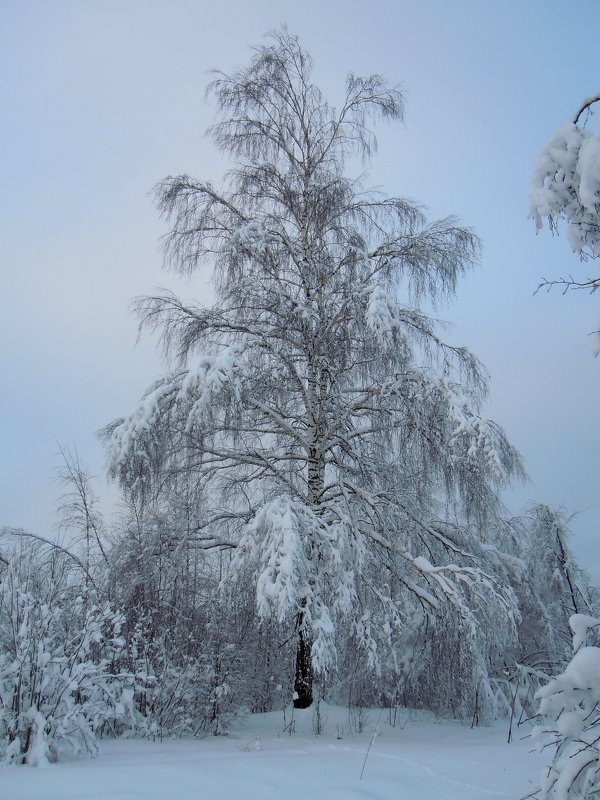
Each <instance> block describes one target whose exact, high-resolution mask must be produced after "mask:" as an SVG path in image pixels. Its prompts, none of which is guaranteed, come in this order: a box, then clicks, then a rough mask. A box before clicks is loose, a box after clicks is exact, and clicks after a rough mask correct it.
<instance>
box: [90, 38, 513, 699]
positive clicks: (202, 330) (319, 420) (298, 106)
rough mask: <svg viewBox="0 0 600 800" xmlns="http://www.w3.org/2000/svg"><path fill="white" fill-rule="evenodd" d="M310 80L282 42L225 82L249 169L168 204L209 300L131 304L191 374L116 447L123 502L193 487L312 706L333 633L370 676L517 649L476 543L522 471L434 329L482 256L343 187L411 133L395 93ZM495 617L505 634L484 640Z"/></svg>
mask: <svg viewBox="0 0 600 800" xmlns="http://www.w3.org/2000/svg"><path fill="white" fill-rule="evenodd" d="M311 70H312V63H311V58H310V57H309V55H308V54H307V53H306V52H305V51H304V50H303V49H302V48H301V46H300V44H299V42H298V41H297V39H296V38H295V37H294V36H292V35H290V34H289V33H288V32H287V31H286V30H285V29H284V30H280V31H278V32H276V33H274V34H272V35H271V37H270V39H269V41H268V43H267V44H266V45H264V46H262V47H259V48H258V49H257V50H256V51H255V55H254V57H253V59H252V62H251V64H250V66H249V67H247V68H246V69H243V70H241V71H239V72H236V73H234V74H232V75H227V74H224V73H217V74H216V77H215V79H214V81H213V83H212V85H211V91H212V94H213V96H214V97H215V98H216V102H217V107H218V115H219V116H218V121H217V123H216V124H215V126H214V127H213V128H212V129H211V133H212V136H213V138H214V140H215V141H216V143H217V145H218V146H219V147H220V148H221V150H222V151H224V152H225V153H227V154H229V155H230V156H231V157H232V158H233V160H234V168H233V169H232V171H231V172H230V173H229V175H228V176H227V178H226V180H225V181H224V184H223V186H222V187H221V188H217V187H215V186H213V185H212V184H210V183H206V182H202V181H198V180H196V179H194V178H192V177H190V176H188V175H180V176H177V177H169V178H167V179H166V180H165V181H163V182H162V183H161V184H160V185H159V186H158V188H157V198H158V204H159V208H160V210H161V212H162V213H163V214H164V216H165V217H166V219H168V220H169V223H170V226H171V228H170V233H169V234H168V235H167V237H166V239H165V260H166V265H167V266H168V267H170V268H172V269H174V270H175V271H177V272H179V273H182V274H188V275H192V274H193V273H195V272H196V270H198V269H201V268H203V267H206V268H208V269H211V270H213V271H214V277H215V287H216V296H217V301H216V303H215V305H214V306H212V307H210V308H205V307H202V306H201V305H198V304H196V303H193V302H184V301H183V300H182V299H180V298H179V297H177V296H175V295H173V294H171V293H169V292H164V293H160V294H157V295H156V296H153V297H146V298H143V299H141V300H140V301H139V312H140V315H141V321H142V325H143V326H149V327H151V328H154V329H157V330H158V331H159V332H160V334H161V336H162V342H163V344H164V347H165V350H166V352H167V354H168V355H170V356H171V357H172V358H173V359H174V360H175V363H176V367H175V369H173V370H172V371H171V372H170V373H169V374H168V375H166V376H164V377H163V378H161V379H159V380H157V381H156V382H155V383H154V384H153V385H152V386H151V387H150V388H149V389H148V390H147V391H146V393H145V394H144V396H143V398H142V400H141V402H140V404H139V405H138V407H137V408H136V409H135V410H134V412H133V413H132V414H131V415H129V416H128V417H125V418H123V419H119V420H116V421H115V422H114V423H112V424H111V425H110V426H108V428H107V429H106V431H105V433H106V436H107V438H108V441H109V449H110V456H109V457H110V472H111V474H112V475H113V476H114V477H116V478H117V479H118V480H119V481H120V483H121V484H122V485H123V486H124V487H126V488H128V489H129V490H130V491H132V492H139V493H147V494H148V495H150V494H152V493H155V492H159V491H160V490H161V488H164V487H165V486H167V485H168V484H169V482H170V481H173V480H176V479H177V476H181V475H182V473H192V474H194V475H195V476H196V477H197V481H198V485H200V486H201V490H202V497H201V500H200V501H199V503H198V507H197V509H196V522H195V525H194V526H192V529H191V532H190V533H189V535H190V536H191V537H193V542H194V546H195V547H198V548H203V549H206V550H211V549H213V548H231V549H232V550H233V551H234V555H233V558H232V561H231V565H230V569H229V572H228V573H227V576H226V578H225V581H224V583H231V582H232V581H235V579H236V576H239V575H244V576H245V578H246V579H248V578H251V579H252V581H253V583H254V585H255V587H256V608H257V612H258V615H259V616H260V617H261V618H267V617H270V618H273V619H274V620H276V621H277V622H278V623H281V624H287V625H288V629H289V630H290V633H291V634H292V633H293V635H294V636H295V638H296V666H295V687H294V691H295V694H294V697H295V704H296V705H297V706H299V707H305V706H307V705H309V704H310V703H311V700H312V684H313V675H315V674H321V673H325V672H327V670H329V669H330V668H331V667H332V666H333V665H334V664H335V660H336V637H337V636H339V635H340V634H341V633H343V635H344V636H346V637H352V638H353V640H354V641H355V642H356V643H357V644H358V645H359V646H360V647H362V648H363V651H364V652H365V654H366V658H367V661H368V663H369V665H370V666H372V667H374V668H377V665H378V663H379V659H380V655H381V653H382V649H383V648H385V647H387V646H391V645H393V644H394V641H395V640H397V636H398V632H399V631H401V630H402V629H403V628H404V627H406V626H407V625H408V626H410V625H412V626H413V627H414V626H415V625H418V624H420V623H419V620H422V619H423V618H424V617H425V616H427V615H429V616H430V617H432V618H433V617H435V616H436V614H442V613H443V614H444V615H450V616H451V617H452V618H453V619H454V620H455V622H456V626H457V630H458V629H460V634H459V635H460V636H461V637H462V639H463V641H467V640H468V642H473V643H474V644H473V646H474V647H479V645H477V642H479V643H481V637H482V636H486V635H490V636H491V635H496V634H493V633H492V631H495V632H496V633H497V632H498V631H500V630H503V629H504V628H506V629H507V630H508V629H511V626H512V618H511V614H512V613H513V611H514V603H513V597H512V595H511V593H510V591H509V590H505V589H504V588H503V585H502V584H501V583H500V582H499V581H498V580H497V579H496V578H494V577H493V576H492V574H490V572H489V571H488V570H487V569H486V560H485V557H484V555H483V554H484V550H482V548H481V547H480V542H481V538H482V537H484V536H485V525H486V519H487V518H488V515H490V514H493V513H494V509H495V507H496V505H495V504H496V502H497V501H496V494H495V492H496V490H497V489H498V488H499V487H502V486H503V485H504V484H505V483H506V482H507V481H508V480H509V479H510V478H511V476H513V475H519V474H520V473H521V471H522V468H521V463H520V459H519V457H518V454H517V453H516V452H515V450H514V449H513V448H512V447H511V445H510V444H509V443H508V441H507V439H506V438H505V436H504V434H503V432H502V430H501V429H500V428H499V427H498V425H496V424H495V423H493V422H491V421H488V420H486V419H484V418H483V417H482V416H481V415H480V402H481V400H482V398H483V397H484V396H485V393H486V380H485V375H484V372H483V370H482V368H481V366H480V365H479V363H478V362H477V360H476V358H475V357H474V356H473V355H472V354H471V353H470V352H469V351H467V350H466V349H465V348H462V347H456V346H452V345H450V344H447V343H446V342H445V341H444V340H443V339H442V335H441V333H440V327H439V325H438V324H437V323H436V321H435V320H434V319H432V318H431V317H430V316H428V314H427V313H425V311H423V310H421V306H422V305H423V304H427V305H428V307H432V308H435V306H436V304H437V303H438V302H440V301H444V300H446V299H447V298H449V297H450V296H451V295H452V294H453V293H454V291H455V289H456V287H457V284H458V281H459V279H460V278H461V276H463V275H464V273H465V272H467V271H468V270H469V269H470V268H471V267H473V265H474V264H475V263H476V260H477V256H478V241H477V239H476V237H475V236H474V234H473V233H472V232H471V231H469V230H468V229H466V228H464V227H461V225H459V224H458V223H457V221H456V220H454V219H452V218H448V219H442V220H437V221H434V222H429V221H428V220H427V219H426V218H425V216H424V214H423V212H422V210H421V209H420V207H418V206H417V205H415V204H414V203H412V202H410V201H407V200H405V199H402V198H399V197H384V196H381V195H380V194H378V193H375V192H371V191H367V190H366V189H365V187H364V186H363V184H362V182H361V181H360V180H357V179H355V178H354V177H350V176H349V174H348V172H349V169H350V165H352V166H354V165H355V164H359V159H360V158H362V159H363V160H366V161H367V160H368V158H369V156H370V155H371V154H372V153H373V152H374V150H375V147H376V140H375V137H374V135H373V133H372V132H371V130H370V128H369V123H370V122H371V121H372V120H373V119H375V118H378V117H379V118H383V119H386V120H392V121H393V120H399V119H401V118H402V113H403V100H402V95H401V93H400V91H399V90H398V89H397V88H394V87H390V86H388V85H387V84H386V82H385V81H384V80H383V79H382V78H381V77H380V76H378V75H372V76H370V77H367V78H362V77H357V76H355V75H349V76H348V79H347V82H346V90H345V95H344V97H343V99H342V101H341V103H340V104H339V106H338V107H334V106H332V105H330V104H329V103H328V102H327V101H326V99H325V98H324V96H323V95H322V93H321V91H320V90H319V89H318V88H317V86H315V84H314V83H313V82H312V78H311ZM467 519H468V520H470V522H469V524H468V525H466V524H465V525H462V522H464V521H465V520H467ZM450 520H452V521H453V524H449V522H450ZM457 521H459V524H456V523H457ZM482 608H484V609H485V613H486V615H488V614H489V615H492V616H494V619H496V620H498V619H500V620H503V622H501V623H500V624H499V625H496V626H494V625H491V626H488V627H486V626H481V625H478V623H477V619H476V614H477V609H482ZM486 631H487V633H486ZM467 649H468V645H467ZM482 652H483V650H482V649H481V647H480V648H479V649H478V650H477V658H480V657H481V658H483V656H482Z"/></svg>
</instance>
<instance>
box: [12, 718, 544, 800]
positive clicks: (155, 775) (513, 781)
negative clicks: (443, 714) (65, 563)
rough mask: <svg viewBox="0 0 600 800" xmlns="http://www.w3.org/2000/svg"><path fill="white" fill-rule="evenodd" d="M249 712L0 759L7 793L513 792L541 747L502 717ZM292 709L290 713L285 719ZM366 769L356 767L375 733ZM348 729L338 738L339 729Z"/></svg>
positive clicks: (525, 780) (323, 795) (71, 796)
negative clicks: (11, 762)
mask: <svg viewBox="0 0 600 800" xmlns="http://www.w3.org/2000/svg"><path fill="white" fill-rule="evenodd" d="M321 708H322V718H323V720H324V732H323V734H322V735H319V736H316V735H315V733H314V726H315V715H314V712H313V710H311V709H308V710H307V711H295V712H294V716H295V729H296V732H295V733H294V734H292V735H289V734H288V733H284V732H283V728H284V720H283V714H282V713H281V712H271V713H268V714H260V715H252V716H248V717H246V719H245V720H244V721H243V722H242V723H240V724H239V725H238V726H236V729H235V730H234V731H233V732H232V734H231V736H228V737H219V738H213V737H211V738H207V739H194V740H189V739H188V740H180V739H178V740H168V741H163V742H149V741H139V740H131V739H129V740H128V739H120V740H105V741H103V742H101V745H100V756H99V758H97V759H81V758H79V759H70V760H64V761H61V762H59V763H58V764H53V765H51V766H49V767H44V768H31V767H3V768H0V797H1V798H2V800H199V799H202V800H204V799H206V800H212V798H215V800H217V798H218V800H237V799H238V798H243V800H281V798H285V800H354V798H356V799H360V800H388V799H389V800H392V798H393V800H399V798H401V799H402V800H440V799H442V800H501V799H504V798H512V799H513V800H518V798H519V797H522V796H523V795H524V794H527V793H528V792H529V791H531V789H532V788H533V786H534V784H536V783H537V780H538V777H539V773H540V771H541V768H542V766H543V764H544V762H545V760H546V757H545V756H540V755H538V754H537V753H533V752H531V749H532V742H531V739H527V740H522V739H520V732H519V731H517V736H516V737H515V740H514V741H513V742H512V743H511V744H507V743H506V738H507V731H508V726H507V723H506V722H503V723H499V724H497V725H494V726H492V727H483V728H475V729H471V728H470V727H469V726H468V725H463V724H461V723H458V722H452V721H439V720H436V719H435V718H434V717H433V716H432V715H431V714H427V713H423V712H418V713H413V712H408V711H405V710H400V711H399V712H398V715H397V720H396V722H397V725H396V727H391V726H390V724H389V712H388V711H383V712H381V711H380V710H379V709H373V710H369V711H368V712H367V714H366V719H365V725H364V729H363V731H362V733H357V732H356V728H357V727H358V725H357V719H356V716H354V717H353V716H352V715H351V714H350V715H349V713H348V709H344V708H338V707H330V706H324V704H322V707H321ZM289 719H290V711H289V710H288V712H287V715H286V722H289ZM376 730H377V731H378V733H377V735H376V736H375V738H374V739H373V743H372V747H371V749H370V752H369V755H368V758H367V761H366V765H365V769H364V775H363V778H362V779H361V778H360V774H361V770H362V767H363V764H364V762H365V755H366V753H367V749H368V747H369V742H370V741H371V739H372V736H373V732H374V731H376ZM338 736H341V738H338Z"/></svg>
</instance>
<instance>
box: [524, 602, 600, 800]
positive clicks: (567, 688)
mask: <svg viewBox="0 0 600 800" xmlns="http://www.w3.org/2000/svg"><path fill="white" fill-rule="evenodd" d="M569 623H570V626H571V630H572V631H573V649H574V651H575V654H574V656H573V658H572V659H571V661H570V662H569V664H568V665H567V667H566V669H565V670H564V672H563V673H561V674H560V675H557V676H556V677H555V678H554V679H553V680H551V681H550V682H549V683H548V684H547V685H546V686H543V687H542V688H541V689H540V690H539V691H538V692H537V694H536V698H537V699H539V701H540V709H539V710H540V714H541V715H542V716H543V717H545V718H546V722H545V723H542V724H541V725H539V726H538V727H536V728H535V729H534V732H533V736H534V739H535V741H536V742H537V744H538V746H539V747H540V748H543V747H544V746H553V747H554V748H555V749H554V756H553V758H552V762H551V764H550V765H549V767H548V769H547V770H546V771H545V773H544V774H543V776H542V780H541V785H540V789H539V791H538V793H537V794H538V795H539V797H540V798H541V799H542V800H586V799H587V798H590V797H594V796H597V795H598V794H600V647H597V646H593V645H590V644H588V642H590V641H594V640H597V638H598V631H599V630H600V619H598V618H596V617H591V616H588V615H586V614H574V615H573V616H572V617H571V619H570V620H569Z"/></svg>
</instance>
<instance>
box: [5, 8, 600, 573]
mask: <svg viewBox="0 0 600 800" xmlns="http://www.w3.org/2000/svg"><path fill="white" fill-rule="evenodd" d="M281 23H286V24H287V25H288V27H289V28H290V30H291V31H292V32H294V33H297V34H298V35H299V37H300V39H301V42H302V44H303V46H304V47H305V48H306V49H307V50H308V51H309V52H311V54H312V55H313V58H314V61H315V79H316V81H317V82H318V83H319V84H320V85H321V87H322V88H323V89H324V90H325V93H326V95H327V96H328V97H329V98H330V100H332V101H333V102H335V101H336V98H339V97H341V93H342V89H343V82H344V79H345V76H346V74H347V73H348V72H349V71H352V72H354V73H356V74H369V73H372V72H379V73H382V74H384V75H385V76H386V77H387V78H388V79H389V80H390V81H391V82H394V83H396V82H397V83H400V84H401V85H402V87H403V88H404V90H405V92H406V101H407V109H406V119H405V124H404V125H396V126H394V127H382V128H379V129H378V134H379V143H380V146H379V152H378V154H377V155H376V156H375V159H374V161H373V165H372V168H371V172H370V174H371V180H370V183H371V185H374V186H379V187H381V189H382V190H383V191H385V192H386V193H389V194H395V195H404V196H408V197H411V198H412V199H414V200H417V201H418V202H420V203H422V204H423V205H424V206H427V207H428V209H429V213H430V215H431V216H432V217H439V216H445V215H447V214H456V215H458V216H459V217H460V219H461V220H462V222H463V223H465V224H467V225H469V226H471V227H473V228H474V229H475V231H476V232H477V233H478V234H479V236H480V237H481V239H482V241H483V257H482V262H481V267H480V269H479V270H478V271H477V272H475V273H473V275H471V276H470V277H468V278H467V279H466V280H465V282H464V284H463V286H462V287H461V288H460V289H459V293H458V298H457V301H456V302H455V303H453V304H452V305H451V306H449V307H448V308H444V309H442V310H441V311H440V315H441V316H442V317H443V318H444V319H446V320H449V321H451V322H452V323H454V327H453V328H452V330H451V332H450V334H449V336H450V338H451V339H452V340H453V342H455V343H458V344H465V345H467V346H468V347H469V348H470V349H471V350H473V351H474V352H475V353H476V354H477V355H478V356H479V357H480V358H481V359H482V360H483V362H484V363H485V364H486V366H487V368H488V370H489V372H490V374H491V378H492V383H491V387H492V392H491V399H490V401H489V403H488V405H487V407H486V409H485V411H486V414H487V415H489V416H491V417H492V418H494V419H495V420H496V421H497V422H499V423H500V424H501V425H502V426H503V427H504V428H505V430H506V431H507V433H508V435H509V437H510V438H511V440H512V441H513V443H514V444H515V445H516V446H517V447H518V448H519V449H520V450H521V452H522V454H523V456H524V459H525V462H526V467H527V469H528V472H529V475H530V477H531V483H529V484H528V485H526V486H522V487H517V488H516V489H515V490H514V491H513V492H512V493H511V494H510V495H509V496H508V498H507V499H508V501H509V504H510V506H511V508H512V510H513V511H514V512H515V513H516V512H518V511H519V510H520V508H521V507H523V506H525V505H526V504H527V503H530V502H531V503H532V502H543V503H547V504H549V505H552V506H555V507H559V508H563V509H565V511H566V512H567V513H572V512H580V513H579V515H578V517H577V518H576V519H574V520H573V522H572V529H573V531H574V534H573V540H572V541H573V546H574V549H575V552H576V554H577V555H578V556H579V558H580V561H581V562H582V564H583V566H585V567H587V568H588V569H589V570H590V572H591V573H592V575H593V578H594V580H595V582H596V583H600V547H599V541H600V540H599V538H598V536H599V528H598V522H599V517H600V502H599V499H598V494H599V492H598V486H599V480H598V478H599V472H600V467H599V464H600V458H599V453H600V430H599V428H600V426H599V424H598V400H599V388H600V359H598V360H594V358H593V357H592V355H591V351H590V347H589V342H588V334H589V333H590V332H591V331H593V330H594V329H595V328H596V327H597V325H598V322H599V320H600V309H599V308H598V299H597V297H593V296H589V295H586V294H582V293H573V294H570V295H567V296H562V295H561V294H560V293H559V292H558V291H554V292H552V293H550V294H545V293H540V294H537V295H535V296H534V290H535V288H536V286H537V285H538V282H539V279H540V277H541V276H545V277H547V278H552V277H560V276H566V275H568V274H570V273H572V274H574V275H578V276H581V277H587V276H588V274H593V273H594V272H597V271H598V270H597V269H596V270H594V267H599V265H597V264H596V265H595V264H587V265H582V264H581V263H580V262H579V260H578V259H577V258H576V257H575V256H574V255H573V254H572V253H571V252H570V250H569V247H568V244H567V241H566V237H564V236H563V237H560V238H553V237H552V236H551V235H550V234H549V233H548V232H547V231H545V232H544V233H543V234H540V235H539V236H537V237H536V235H535V230H534V226H533V223H532V222H531V221H528V220H527V211H528V200H527V195H528V185H529V177H530V174H531V171H532V168H533V166H534V163H535V159H536V157H537V155H538V152H539V150H540V148H541V147H542V145H543V144H544V143H545V142H546V140H547V139H548V138H549V137H550V135H551V134H552V133H553V131H554V130H555V129H556V128H557V127H558V126H559V125H561V124H563V123H564V122H566V121H567V120H568V119H569V118H570V117H572V115H573V114H574V112H575V111H576V109H577V108H578V106H579V104H580V102H581V100H582V99H583V98H584V97H586V96H589V95H591V94H593V93H595V92H597V91H598V90H600V48H599V47H598V42H599V41H600V2H599V0H576V1H575V2H573V0H570V1H569V2H567V1H566V0H565V2H559V1H558V0H527V2H523V0H502V1H501V2H500V0H498V1H496V0H452V1H450V0H446V1H445V2H444V0H419V1H418V2H416V1H415V2H412V1H411V2H408V0H395V1H393V2H385V1H383V0H380V1H378V0H371V2H364V3H360V2H355V0H344V2H338V0H318V2H317V1H316V0H302V2H293V3H292V2H287V0H278V1H277V2H274V0H263V1H262V2H261V1H260V0H254V1H253V2H249V1H248V2H242V0H238V1H237V2H233V0H220V2H209V0H196V2H192V1H191V0H190V2H185V1H184V0H169V1H168V2H167V0H162V2H158V1H154V0H101V1H99V0H73V1H72V2H67V1H66V0H46V1H45V2H42V1H40V2H28V0H0V108H1V112H0V113H1V115H2V117H1V120H2V124H1V126H0V143H1V148H2V160H1V162H0V164H1V165H0V170H1V187H2V191H1V194H0V243H1V244H0V247H1V250H0V253H1V261H0V269H1V282H0V376H1V377H0V386H1V392H0V412H1V414H0V525H3V524H4V525H11V526H18V527H24V528H27V529H30V530H32V531H35V532H37V533H40V534H44V535H48V534H49V533H51V531H52V525H53V523H54V519H55V506H56V498H57V497H58V495H60V492H61V489H60V486H59V485H57V483H56V482H55V480H54V479H53V472H54V470H55V469H56V467H57V466H59V464H60V459H59V458H58V455H57V453H58V450H59V445H60V446H63V447H77V449H78V450H79V453H80V455H81V457H82V459H83V460H84V461H86V462H87V464H88V465H89V467H90V469H91V470H92V472H93V473H95V474H96V475H98V476H99V477H102V475H103V472H104V454H103V452H102V448H101V446H100V444H99V442H98V441H97V439H96V437H95V432H96V431H97V430H98V429H99V428H100V427H102V426H103V425H105V424H106V423H107V422H109V421H111V420H112V419H113V418H115V417H118V416H121V415H124V414H126V413H128V412H130V411H131V410H133V407H134V404H135V403H136V401H137V400H138V398H139V396H140V394H141V393H142V391H143V390H144V388H145V387H146V385H147V384H149V383H150V382H151V381H152V379H153V378H154V377H155V376H157V375H158V374H160V373H161V371H163V370H164V365H163V364H162V363H161V360H160V357H159V354H158V353H157V351H156V348H155V346H154V343H153V342H152V340H151V339H146V338H145V339H143V340H142V342H141V343H140V344H137V345H136V335H137V328H136V320H135V319H134V317H133V316H132V315H131V313H130V312H129V303H130V300H131V298H132V297H134V296H136V295H141V294H145V293H149V292H151V291H152V290H153V289H154V288H156V287H157V286H168V287H170V288H173V289H175V290H176V291H178V292H180V293H181V294H183V295H184V296H185V297H188V298H190V297H194V298H196V299H197V300H200V301H204V302H210V288H209V276H203V277H202V278H197V279H195V280H194V281H191V282H189V283H185V282H182V281H179V280H176V279H175V278H174V277H173V276H172V275H169V274H166V273H163V272H162V271H161V257H160V251H159V246H158V240H159V237H160V235H161V234H162V233H164V232H165V228H164V226H163V224H162V223H161V221H160V220H159V219H158V215H157V213H156V210H155V209H154V207H153V203H152V197H151V189H152V187H153V185H154V184H155V183H156V182H157V181H159V180H160V179H162V178H164V177H165V176H166V175H169V174H178V173H181V172H188V173H190V174H192V175H193V176H195V177H196V178H204V179H212V180H215V181H218V179H219V176H220V175H221V174H222V173H223V172H224V171H225V169H226V168H227V163H226V162H225V161H224V160H223V157H222V156H221V155H220V154H218V153H217V152H216V150H215V148H214V147H213V145H212V143H211V142H210V141H209V140H207V139H206V138H205V137H204V131H205V130H206V128H207V127H208V126H209V125H210V124H211V122H212V121H213V111H214V110H213V108H212V107H211V103H210V102H208V101H206V99H205V94H204V90H205V87H206V84H207V82H208V80H209V75H208V74H207V73H208V70H210V69H211V68H215V67H218V68H222V69H224V70H226V71H230V70H233V69H236V68H239V67H243V66H245V65H246V64H247V62H248V60H249V58H250V56H251V51H250V46H251V45H255V44H260V43H261V41H262V40H263V35H264V33H265V32H267V31H268V30H270V29H272V28H274V27H277V26H279V25H280V24H281ZM591 124H593V125H595V124H596V121H595V120H592V121H591Z"/></svg>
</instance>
